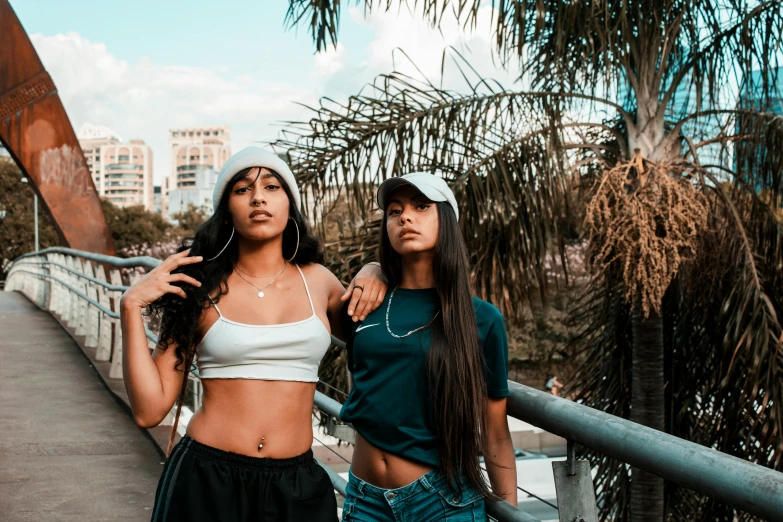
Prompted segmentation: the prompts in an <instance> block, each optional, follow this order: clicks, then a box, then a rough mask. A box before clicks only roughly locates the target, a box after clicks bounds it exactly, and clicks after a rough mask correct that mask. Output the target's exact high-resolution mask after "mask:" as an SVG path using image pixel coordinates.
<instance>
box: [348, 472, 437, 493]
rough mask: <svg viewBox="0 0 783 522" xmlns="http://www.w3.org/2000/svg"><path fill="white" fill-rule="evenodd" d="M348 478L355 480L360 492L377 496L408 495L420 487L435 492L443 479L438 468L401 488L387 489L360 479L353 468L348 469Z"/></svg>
mask: <svg viewBox="0 0 783 522" xmlns="http://www.w3.org/2000/svg"><path fill="white" fill-rule="evenodd" d="M348 480H349V481H351V480H353V482H354V485H355V487H356V488H357V489H358V490H359V492H360V493H368V492H369V493H370V494H374V495H377V496H381V497H382V496H385V495H386V493H394V495H402V496H407V495H411V494H413V493H415V492H416V490H417V489H418V488H419V487H422V488H424V489H426V490H427V491H429V492H431V493H432V492H435V491H437V490H438V489H439V485H440V484H439V482H440V480H441V475H440V472H439V471H438V469H437V468H436V469H433V470H430V471H428V472H427V473H425V474H424V475H422V476H421V477H419V478H417V479H416V480H414V481H413V482H411V483H410V484H406V485H404V486H400V487H399V488H393V489H386V488H379V487H378V486H373V485H372V484H370V483H369V482H367V481H365V480H362V479H360V478H359V477H357V476H356V475H354V474H353V473H352V472H351V470H348Z"/></svg>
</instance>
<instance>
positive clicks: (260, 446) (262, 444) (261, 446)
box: [258, 437, 264, 451]
mask: <svg viewBox="0 0 783 522" xmlns="http://www.w3.org/2000/svg"><path fill="white" fill-rule="evenodd" d="M261 440H264V437H261ZM263 447H264V443H263V442H262V443H261V444H259V445H258V451H261V448H263Z"/></svg>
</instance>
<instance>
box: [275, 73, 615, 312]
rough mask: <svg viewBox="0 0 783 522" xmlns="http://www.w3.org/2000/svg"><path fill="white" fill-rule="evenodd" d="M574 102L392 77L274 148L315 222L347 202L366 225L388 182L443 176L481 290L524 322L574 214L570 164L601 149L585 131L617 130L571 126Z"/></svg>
mask: <svg viewBox="0 0 783 522" xmlns="http://www.w3.org/2000/svg"><path fill="white" fill-rule="evenodd" d="M566 97H567V96H566V95H560V94H558V93H520V92H514V91H510V90H507V89H504V88H503V87H502V86H501V85H499V84H497V83H493V82H489V81H487V80H486V79H483V78H479V79H478V80H476V81H475V82H474V83H473V84H471V85H470V89H469V94H461V93H456V92H452V91H448V90H444V89H440V88H438V87H435V86H434V85H433V84H432V83H431V82H429V81H427V80H426V78H425V79H418V78H413V77H411V76H407V75H404V74H402V73H392V74H389V75H383V76H380V77H379V78H378V79H377V80H376V81H375V82H374V83H373V84H372V85H369V86H367V87H366V88H365V89H364V90H363V91H362V93H360V94H359V95H356V96H353V97H351V98H350V99H349V100H348V102H347V103H345V104H341V103H338V102H335V101H332V100H323V101H322V102H321V105H320V106H319V107H318V108H314V109H313V112H314V115H313V118H311V119H310V120H309V121H307V122H301V123H295V124H293V125H290V126H289V127H288V128H286V129H285V130H284V132H283V135H282V137H281V139H279V140H278V141H276V142H275V143H274V144H273V146H274V147H275V148H276V149H278V150H281V151H285V152H286V153H287V154H288V157H289V158H290V162H291V164H292V166H293V169H294V172H295V173H296V175H297V177H298V179H299V180H300V183H301V186H302V188H303V193H305V194H306V198H308V206H310V207H313V208H315V209H318V210H317V211H318V212H320V214H319V215H316V216H314V221H315V222H317V223H318V222H323V221H324V217H325V216H326V215H328V213H329V211H330V209H331V208H332V207H333V203H334V202H335V201H337V199H338V198H339V197H341V195H345V196H346V198H347V209H348V213H349V215H350V219H349V220H348V221H349V222H351V223H353V224H354V226H355V227H356V228H361V227H362V226H364V223H365V222H366V220H367V219H368V218H369V217H371V216H373V215H374V212H377V210H376V207H375V190H376V188H377V186H378V184H379V183H381V182H382V181H383V180H384V179H386V178H388V177H390V176H394V175H402V174H405V173H408V172H414V171H427V172H433V173H437V174H439V175H441V176H443V177H444V179H446V180H447V182H449V183H450V184H451V186H452V187H453V189H454V191H455V194H456V196H457V201H458V202H459V205H460V215H461V219H460V221H461V223H462V226H463V229H464V230H463V232H464V235H465V237H466V240H467V241H468V243H469V250H470V251H471V252H472V253H473V255H474V258H473V262H474V266H475V271H474V276H475V286H476V289H477V293H478V294H479V295H480V296H482V297H484V298H488V299H490V300H491V301H492V302H493V303H495V304H496V305H497V306H498V307H499V308H500V309H501V310H502V311H503V312H504V313H506V314H507V315H508V316H509V317H518V316H520V314H521V311H522V306H524V303H525V302H528V301H529V298H530V297H531V295H532V294H533V293H534V292H538V293H545V291H546V277H545V272H546V262H547V256H549V257H557V256H555V255H554V251H553V248H554V247H553V245H557V244H558V241H556V240H555V237H556V236H557V232H558V229H557V227H558V224H560V223H562V222H563V220H568V219H569V218H568V217H567V216H571V218H572V217H573V213H572V211H571V210H570V208H569V203H568V201H569V198H568V197H566V193H567V192H569V191H571V190H572V189H573V182H572V180H573V172H572V170H571V165H572V161H573V158H575V157H577V156H579V155H580V154H581V155H582V156H584V155H585V153H584V150H589V148H590V147H592V145H590V144H584V143H583V139H584V137H585V136H586V135H587V134H591V133H592V135H594V136H596V135H602V136H605V137H606V139H605V141H606V142H607V143H609V142H610V141H611V140H610V139H609V136H610V135H611V134H612V133H613V132H614V129H612V128H611V127H609V126H607V125H605V124H604V123H603V122H596V123H589V122H581V123H573V122H570V121H569V120H568V118H567V116H566V115H564V113H563V110H562V105H563V99H564V98H566ZM583 98H584V97H580V98H579V99H583ZM599 101H600V100H599ZM610 105H611V104H610ZM613 143H616V142H613ZM585 145H587V149H585ZM610 145H611V144H609V145H607V147H609V146H610ZM572 147H574V148H575V149H574V150H571V148H572ZM575 151H580V152H575ZM590 154H592V156H591V157H592V158H593V160H595V161H601V160H600V159H599V158H597V156H596V155H595V153H594V152H592V153H590ZM619 154H621V153H620V151H619V150H615V151H614V152H613V153H612V155H613V156H615V157H616V156H618V155H619ZM462 216H464V217H462Z"/></svg>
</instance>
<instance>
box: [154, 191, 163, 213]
mask: <svg viewBox="0 0 783 522" xmlns="http://www.w3.org/2000/svg"><path fill="white" fill-rule="evenodd" d="M152 211H153V212H154V213H156V214H162V213H163V194H161V186H160V185H155V186H154V187H152Z"/></svg>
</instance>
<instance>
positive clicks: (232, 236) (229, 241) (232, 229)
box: [207, 227, 236, 263]
mask: <svg viewBox="0 0 783 522" xmlns="http://www.w3.org/2000/svg"><path fill="white" fill-rule="evenodd" d="M235 230H236V229H235V228H234V227H231V237H229V238H228V243H226V246H224V247H223V248H222V249H221V250H220V252H218V255H216V256H215V257H213V258H210V259H207V263H208V262H210V261H214V260H215V259H217V258H219V257H220V254H222V253H223V251H224V250H225V249H226V248H228V245H229V244H230V243H231V240H232V239H234V231H235Z"/></svg>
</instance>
